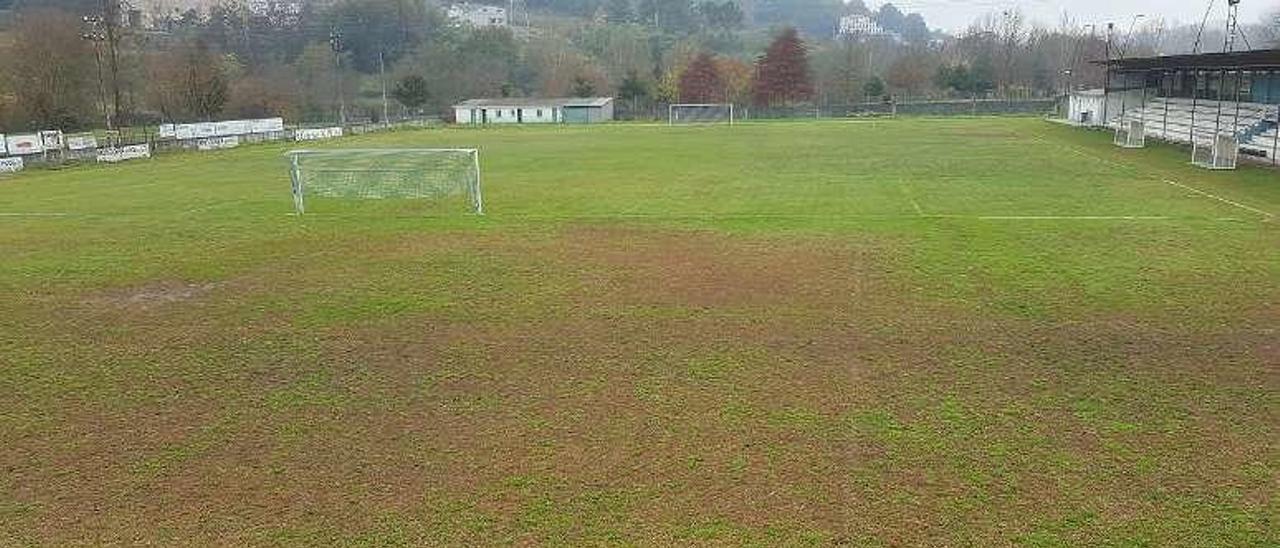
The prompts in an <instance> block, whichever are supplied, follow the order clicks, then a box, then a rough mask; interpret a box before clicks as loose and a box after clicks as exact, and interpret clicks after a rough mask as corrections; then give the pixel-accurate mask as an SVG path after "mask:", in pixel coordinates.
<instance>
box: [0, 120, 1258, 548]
mask: <svg viewBox="0 0 1280 548" xmlns="http://www.w3.org/2000/svg"><path fill="white" fill-rule="evenodd" d="M324 147H348V148H380V147H386V148H412V147H442V148H444V147H448V148H476V149H479V151H480V162H481V166H482V173H483V195H484V208H485V211H486V212H487V214H486V215H484V216H476V215H471V214H469V213H467V212H466V208H465V206H460V207H458V208H457V209H456V211H452V212H448V211H445V212H441V211H439V210H438V209H439V208H436V209H433V210H432V212H431V213H432V214H431V215H425V214H423V204H422V203H421V202H419V201H412V200H379V201H373V200H368V201H343V200H328V201H325V200H317V201H315V202H309V203H308V209H307V213H306V214H305V215H302V216H298V215H294V214H293V202H292V199H291V197H290V192H289V186H290V180H289V172H288V165H287V161H286V159H285V156H284V153H285V152H286V151H288V150H290V149H291V148H295V147H293V146H291V145H285V144H272V145H256V146H251V147H244V148H241V149H237V150H229V151H223V152H217V153H178V154H171V155H166V156H160V157H157V158H155V159H153V160H150V161H141V162H137V163H129V164H121V165H115V166H87V167H83V168H75V169H65V170H58V171H33V172H29V173H25V174H23V175H21V176H18V177H12V178H7V179H0V468H2V469H3V472H4V473H3V474H0V544H26V543H36V544H52V545H65V544H101V543H113V544H140V543H156V544H237V545H239V544H294V543H308V544H325V545H330V544H343V545H365V544H369V545H388V544H390V545H398V544H409V545H420V544H456V545H476V544H552V545H557V544H595V545H599V544H628V545H635V544H638V545H673V544H678V545H688V544H698V545H705V544H714V545H722V544H755V545H795V544H801V545H830V544H850V545H873V546H874V545H904V544H913V545H919V544H927V545H982V546H987V545H1007V544H1024V545H1036V546H1046V545H1047V546H1055V545H1097V544H1153V545H1197V546H1203V545H1206V544H1209V545H1212V544H1222V545H1269V544H1276V543H1280V533H1277V531H1280V495H1278V493H1280V490H1278V489H1277V485H1280V220H1277V219H1276V218H1275V217H1274V216H1275V215H1276V214H1280V174H1277V172H1276V171H1274V170H1267V169H1262V168H1257V167H1250V166H1243V167H1242V168H1241V169H1240V170H1238V171H1235V172H1209V171H1204V170H1199V169H1196V168H1194V167H1192V166H1190V165H1189V164H1188V160H1189V153H1188V152H1186V151H1185V150H1182V149H1177V148H1173V147H1166V146H1151V147H1149V148H1147V149H1143V150H1122V149H1118V148H1115V147H1113V146H1112V145H1111V143H1110V136H1109V135H1106V134H1103V133H1090V132H1083V131H1079V130H1075V129H1071V128H1066V127H1062V126H1058V125H1054V124H1050V123H1047V122H1044V121H1041V120H1036V119H1028V118H985V119H984V118H972V119H904V120H867V121H847V122H843V121H842V122H837V121H831V122H803V123H799V122H794V123H746V124H741V125H736V126H733V127H727V126H706V127H666V126H659V125H653V126H645V125H626V124H619V125H607V126H597V127H586V126H583V127H557V128H531V127H524V128H505V129H429V130H415V131H402V132H392V133H385V134H379V135H365V136H360V137H352V138H347V139H344V140H341V141H334V142H328V143H325V144H322V145H320V148H324ZM297 148H301V147H297Z"/></svg>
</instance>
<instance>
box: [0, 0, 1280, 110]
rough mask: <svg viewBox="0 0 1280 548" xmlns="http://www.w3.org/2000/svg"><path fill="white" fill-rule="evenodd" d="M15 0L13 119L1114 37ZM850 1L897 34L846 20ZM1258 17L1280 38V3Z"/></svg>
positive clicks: (808, 0)
mask: <svg viewBox="0 0 1280 548" xmlns="http://www.w3.org/2000/svg"><path fill="white" fill-rule="evenodd" d="M5 1H6V0H0V2H5ZM7 1H8V2H9V3H11V4H12V5H11V7H12V10H11V11H10V12H9V13H10V21H9V30H8V31H7V32H5V33H4V34H5V38H6V39H5V40H0V49H3V50H4V51H2V52H0V132H13V131H20V130H30V129H39V128H47V127H59V128H63V129H66V130H73V129H82V128H88V127H100V126H102V125H104V124H106V123H107V122H108V121H110V122H111V123H113V124H115V125H142V124H154V123H158V122H170V121H177V122H182V121H198V120H211V119H219V118H237V117H260V116H283V117H285V118H286V119H288V120H290V121H292V122H303V123H305V122H316V123H321V122H333V121H334V120H337V119H338V117H339V110H340V105H345V106H346V108H347V114H348V115H349V116H350V118H351V119H377V118H379V117H380V116H381V112H382V108H381V101H382V97H383V94H382V90H383V88H384V86H385V88H386V89H387V95H388V96H389V97H390V98H391V100H392V102H393V104H392V105H391V109H390V111H391V112H392V114H393V115H399V114H408V113H413V114H423V115H447V113H448V108H447V107H448V106H449V105H451V104H454V103H455V102H457V101H460V100H462V99H466V98H474V97H502V96H566V95H584V94H592V95H595V94H599V95H611V96H616V97H618V98H619V110H620V111H621V112H622V114H623V115H624V116H628V115H635V116H647V115H652V114H654V113H657V112H661V110H660V109H659V105H661V104H663V103H668V102H673V101H679V100H687V99H686V97H690V98H691V97H696V98H697V100H699V101H716V102H718V101H732V102H735V103H740V104H742V103H752V104H755V105H761V106H764V105H770V106H773V105H779V104H787V105H797V104H813V103H821V104H823V105H840V104H852V103H861V102H866V101H881V100H883V99H884V98H885V97H890V96H891V97H894V98H898V99H908V98H912V99H929V98H947V97H975V96H1011V95H1016V96H1053V95H1055V94H1059V93H1062V92H1064V91H1065V90H1066V89H1068V88H1069V87H1084V86H1097V85H1098V84H1099V83H1100V81H1101V72H1100V70H1099V69H1098V67H1097V66H1096V65H1092V64H1090V63H1089V61H1090V60H1093V59H1097V58H1100V57H1102V55H1103V50H1104V39H1103V37H1102V35H1101V34H1100V33H1099V31H1098V29H1096V28H1092V27H1088V28H1087V27H1083V26H1080V25H1076V24H1073V23H1071V22H1070V21H1065V22H1063V23H1061V24H1059V26H1057V27H1056V28H1047V27H1043V26H1038V25H1034V24H1030V23H1028V22H1027V21H1025V20H1024V19H1023V18H1022V16H1021V15H1019V14H1018V13H1017V12H1016V11H1015V12H1003V13H999V14H996V13H993V14H990V15H988V16H986V17H983V18H981V19H979V20H977V21H975V22H974V23H973V25H972V26H971V27H970V28H968V29H966V30H965V31H963V32H961V33H958V35H956V36H946V35H943V34H941V33H939V32H937V31H933V30H930V29H929V27H928V24H927V22H926V20H925V18H924V17H923V16H922V15H921V14H918V13H904V12H903V11H901V10H900V9H898V8H896V7H894V6H893V5H892V4H883V5H880V6H876V7H875V9H870V8H868V7H867V6H866V5H865V4H863V3H862V2H860V1H858V0H854V1H853V2H851V3H849V4H843V3H841V2H839V1H831V0H696V1H693V2H689V1H686V0H529V1H528V2H527V4H526V3H520V4H513V5H516V6H518V11H519V13H517V14H516V17H513V18H512V19H513V20H514V24H513V25H512V26H511V27H509V28H507V27H491V28H470V27H467V26H460V25H456V24H453V23H452V22H450V21H449V20H448V18H447V17H446V16H445V11H444V6H440V5H434V4H424V3H422V2H420V1H417V0H331V1H326V2H309V3H304V4H301V9H298V10H290V9H283V8H280V7H279V6H283V5H286V4H283V3H276V4H271V3H268V4H266V5H267V6H274V7H272V8H270V9H265V10H256V11H255V10H249V9H247V8H246V7H245V6H246V5H245V4H243V3H242V2H240V1H239V0H224V1H223V2H221V3H218V4H216V5H214V7H213V8H212V9H210V10H209V11H208V12H207V13H198V12H195V11H188V12H185V13H180V14H177V15H175V16H170V17H165V18H161V19H158V20H154V19H143V22H142V23H139V20H138V19H139V18H138V17H137V15H136V14H124V13H120V12H118V11H116V10H120V9H122V8H121V7H119V5H118V4H117V1H118V0H105V1H104V0H39V1H36V0H7ZM504 6H506V4H504ZM104 8H106V9H105V10H104ZM520 10H525V11H520ZM106 11H113V12H114V13H111V14H108V13H105V12H106ZM526 12H527V13H526ZM850 13H861V14H865V15H868V16H871V17H873V18H874V20H875V21H876V22H877V24H878V25H880V26H881V27H883V28H885V29H887V30H889V31H891V32H892V33H893V37H892V38H882V39H874V40H845V39H841V38H838V37H837V36H836V35H835V34H834V32H833V30H834V28H835V25H836V22H837V21H838V18H839V17H840V16H841V15H845V14H850ZM525 21H528V22H529V24H528V25H527V26H526V25H525ZM1250 29H1251V31H1250V32H1251V34H1254V35H1255V36H1258V37H1259V39H1260V40H1274V39H1275V38H1274V37H1275V36H1276V33H1275V32H1274V29H1275V23H1274V21H1272V22H1271V24H1268V25H1257V26H1255V27H1250ZM1174 30H1176V29H1171V30H1169V31H1168V32H1166V33H1164V36H1165V37H1166V39H1167V37H1169V36H1172V35H1176V34H1177V33H1176V32H1174ZM1158 40H1159V34H1158V33H1152V32H1148V30H1147V29H1138V30H1137V31H1136V32H1135V33H1134V37H1133V44H1132V45H1131V47H1130V48H1129V53H1130V54H1141V53H1148V54H1149V53H1154V52H1155V51H1156V48H1157V47H1158V43H1157V41H1158Z"/></svg>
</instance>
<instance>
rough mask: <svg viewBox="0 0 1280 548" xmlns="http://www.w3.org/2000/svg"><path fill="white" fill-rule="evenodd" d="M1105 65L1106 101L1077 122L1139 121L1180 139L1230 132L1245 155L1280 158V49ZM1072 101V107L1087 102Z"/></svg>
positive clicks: (1157, 133) (1150, 132)
mask: <svg viewBox="0 0 1280 548" xmlns="http://www.w3.org/2000/svg"><path fill="white" fill-rule="evenodd" d="M1100 63H1104V64H1106V65H1107V68H1108V71H1109V72H1110V78H1109V80H1110V85H1109V86H1108V87H1107V88H1106V89H1105V90H1104V92H1103V94H1104V97H1105V98H1104V99H1103V100H1102V101H1094V102H1093V103H1091V105H1092V106H1091V107H1089V108H1092V109H1093V110H1094V111H1095V112H1091V113H1083V112H1074V111H1073V112H1072V113H1071V119H1072V120H1098V121H1099V122H1096V123H1102V124H1105V125H1106V126H1107V127H1111V128H1121V127H1123V128H1129V127H1133V126H1132V124H1131V123H1132V122H1135V121H1136V122H1140V123H1141V125H1140V126H1138V127H1141V128H1143V132H1144V133H1145V134H1146V136H1147V137H1153V138H1157V139H1162V140H1165V141H1170V142H1175V143H1183V144H1191V143H1194V142H1197V141H1203V140H1206V139H1211V138H1212V137H1213V136H1215V135H1224V136H1231V137H1234V139H1235V140H1236V141H1237V142H1238V143H1239V147H1240V152H1241V153H1242V154H1243V155H1248V156H1253V157H1256V158H1260V159H1263V160H1265V161H1267V162H1269V163H1272V164H1277V163H1280V158H1278V157H1277V152H1280V134H1278V133H1277V128H1278V127H1280V49H1266V50H1251V51H1240V52H1232V53H1207V54H1197V55H1171V56H1162V57H1146V58H1128V59H1112V60H1110V61H1103V62H1100ZM1083 97H1084V95H1083V94H1082V95H1081V98H1083ZM1075 99H1076V98H1074V97H1073V102H1072V104H1073V108H1075V107H1074V105H1076V104H1077V103H1080V104H1084V101H1076V100H1075ZM1099 110H1100V111H1101V112H1096V111H1099ZM1089 114H1091V116H1090V115H1089Z"/></svg>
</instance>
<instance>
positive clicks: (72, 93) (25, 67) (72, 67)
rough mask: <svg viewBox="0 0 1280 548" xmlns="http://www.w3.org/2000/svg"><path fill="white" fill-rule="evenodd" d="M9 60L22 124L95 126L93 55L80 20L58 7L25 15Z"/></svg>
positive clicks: (18, 24) (7, 56)
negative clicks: (84, 36) (93, 113)
mask: <svg viewBox="0 0 1280 548" xmlns="http://www.w3.org/2000/svg"><path fill="white" fill-rule="evenodd" d="M5 57H6V59H5V61H4V64H5V67H4V68H5V69H6V72H8V74H9V82H10V85H11V86H12V90H13V95H14V98H15V103H16V104H15V105H14V106H15V110H16V112H17V118H18V120H17V122H18V123H19V124H21V125H24V126H27V127H29V128H31V129H47V128H63V129H73V128H80V127H84V126H86V125H88V124H89V123H91V120H92V119H93V118H94V116H92V115H91V113H92V110H93V107H92V105H93V100H92V98H93V90H94V86H93V84H92V81H91V80H90V78H89V75H90V74H92V59H93V52H92V50H91V49H90V47H89V45H88V43H86V42H85V41H84V40H82V39H81V38H80V20H79V18H77V17H75V16H74V15H72V14H71V13H68V12H65V11H62V10H57V9H45V8H35V9H29V10H25V11H23V12H22V13H21V14H20V15H19V16H18V21H17V25H16V26H15V28H14V32H13V45H12V47H11V48H10V50H9V54H8V55H6V56H5Z"/></svg>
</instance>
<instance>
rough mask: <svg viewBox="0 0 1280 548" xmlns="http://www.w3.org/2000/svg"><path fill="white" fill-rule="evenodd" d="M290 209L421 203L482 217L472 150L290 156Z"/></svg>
mask: <svg viewBox="0 0 1280 548" xmlns="http://www.w3.org/2000/svg"><path fill="white" fill-rule="evenodd" d="M288 156H289V166H290V175H291V178H292V183H293V206H294V209H295V210H297V212H298V213H299V214H302V213H304V212H305V211H306V205H307V201H308V200H310V199H312V198H317V197H320V198H344V199H366V200H370V199H372V200H382V199H419V200H425V201H428V202H430V203H432V204H435V205H439V206H441V207H443V208H446V210H447V208H449V207H456V208H457V209H465V210H470V211H472V212H474V213H476V214H479V215H483V214H484V200H483V199H482V197H481V195H480V153H479V151H477V150H475V149H328V150H295V151H292V152H289V154H288Z"/></svg>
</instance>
